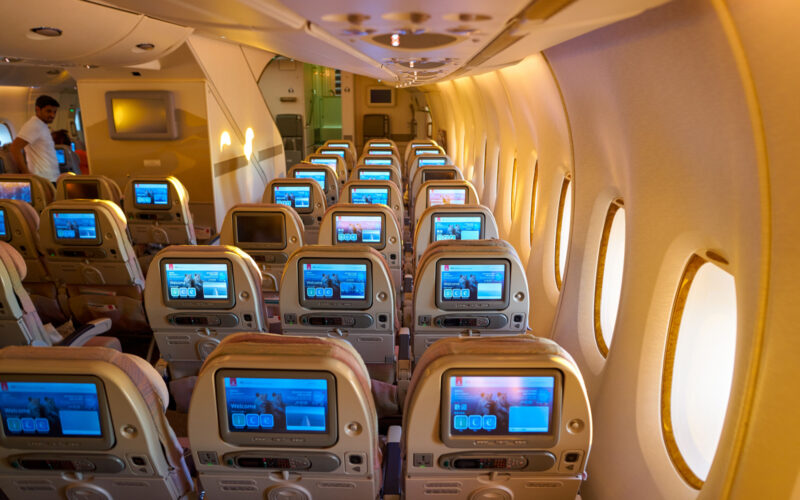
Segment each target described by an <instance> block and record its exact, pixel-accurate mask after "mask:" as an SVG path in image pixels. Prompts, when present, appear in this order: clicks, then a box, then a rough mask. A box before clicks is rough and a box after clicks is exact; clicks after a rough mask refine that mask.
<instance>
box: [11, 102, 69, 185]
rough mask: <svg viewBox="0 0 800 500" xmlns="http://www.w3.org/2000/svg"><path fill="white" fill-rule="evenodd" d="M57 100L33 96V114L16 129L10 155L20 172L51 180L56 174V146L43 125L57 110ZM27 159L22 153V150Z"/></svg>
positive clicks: (52, 118) (51, 118)
mask: <svg viewBox="0 0 800 500" xmlns="http://www.w3.org/2000/svg"><path fill="white" fill-rule="evenodd" d="M58 106H59V104H58V101H56V100H55V99H53V98H52V97H50V96H49V95H40V96H39V97H38V98H36V114H35V115H34V116H32V117H31V119H30V120H28V121H27V122H25V125H23V126H22V128H21V129H19V133H18V134H17V137H16V139H14V142H12V143H11V147H10V148H9V149H10V150H11V156H12V157H13V158H14V162H15V163H16V164H17V166H18V167H19V170H20V172H22V173H24V174H36V175H38V176H41V177H44V178H45V179H48V180H50V181H51V182H53V183H55V182H56V180H57V179H58V175H59V174H60V170H59V168H58V160H57V159H56V148H55V144H54V143H53V137H52V136H51V135H50V129H49V128H47V125H48V124H50V123H53V120H55V119H56V112H57V111H58ZM23 149H25V155H26V156H27V158H28V161H27V163H26V162H25V156H22V150H23Z"/></svg>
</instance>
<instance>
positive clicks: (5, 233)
mask: <svg viewBox="0 0 800 500" xmlns="http://www.w3.org/2000/svg"><path fill="white" fill-rule="evenodd" d="M10 239H11V232H10V231H9V229H8V220H6V209H5V208H0V240H3V241H8V240H10Z"/></svg>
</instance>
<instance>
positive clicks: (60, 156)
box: [56, 148, 67, 165]
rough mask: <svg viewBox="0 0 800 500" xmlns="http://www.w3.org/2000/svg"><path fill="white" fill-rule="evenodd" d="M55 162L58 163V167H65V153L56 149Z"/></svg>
mask: <svg viewBox="0 0 800 500" xmlns="http://www.w3.org/2000/svg"><path fill="white" fill-rule="evenodd" d="M56 160H57V161H58V164H59V165H66V164H67V152H66V151H64V150H63V149H60V148H59V149H56Z"/></svg>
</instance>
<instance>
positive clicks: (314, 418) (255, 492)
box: [189, 333, 382, 500]
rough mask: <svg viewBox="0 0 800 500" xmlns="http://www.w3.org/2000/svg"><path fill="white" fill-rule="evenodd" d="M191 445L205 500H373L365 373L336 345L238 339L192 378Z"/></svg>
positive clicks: (377, 458)
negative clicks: (205, 496) (223, 499)
mask: <svg viewBox="0 0 800 500" xmlns="http://www.w3.org/2000/svg"><path fill="white" fill-rule="evenodd" d="M189 440H190V441H191V443H192V454H193V457H194V462H195V464H196V467H197V471H198V476H199V480H200V484H201V486H202V489H203V490H205V493H206V495H207V496H208V498H212V499H217V498H221V499H222V498H242V499H253V500H255V499H258V500H260V499H264V498H268V499H284V498H285V499H298V500H300V499H303V500H311V499H312V498H313V499H314V500H340V499H342V498H350V499H370V500H372V499H375V498H378V496H379V493H380V485H381V476H382V474H381V467H380V462H381V453H380V450H379V448H378V419H377V410H376V408H375V403H374V401H373V398H372V394H371V382H370V377H369V373H368V372H367V369H366V367H365V366H364V363H363V361H362V360H361V358H360V357H359V355H358V353H357V352H356V351H355V350H354V349H353V347H352V346H351V345H349V344H348V343H347V342H344V341H341V340H338V339H329V338H316V337H297V336H290V335H272V334H266V335H263V334H251V333H239V334H236V335H232V336H230V337H228V338H226V339H225V340H223V341H222V343H221V344H220V346H219V347H218V348H217V349H216V350H215V351H214V352H213V353H212V354H211V356H209V358H208V359H207V360H206V362H205V364H204V365H203V368H202V369H201V371H200V374H199V376H198V379H197V385H196V386H195V389H194V394H193V396H192V401H191V407H190V408H189Z"/></svg>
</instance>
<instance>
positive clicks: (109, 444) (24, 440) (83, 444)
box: [0, 373, 116, 451]
mask: <svg viewBox="0 0 800 500" xmlns="http://www.w3.org/2000/svg"><path fill="white" fill-rule="evenodd" d="M0 382H40V383H41V382H44V383H53V382H65V383H77V384H85V383H89V384H94V386H95V387H96V389H97V409H98V413H99V416H100V437H49V436H40V437H37V436H12V435H8V434H6V430H5V422H3V420H2V419H0V443H1V444H2V445H3V447H4V448H16V449H30V450H40V451H43V450H70V451H74V450H110V449H111V448H113V447H114V444H115V443H116V437H115V435H114V425H113V422H112V419H111V411H110V409H109V405H108V398H107V396H106V390H105V384H103V381H102V380H101V379H100V378H99V377H96V376H94V375H59V376H54V375H39V374H11V373H3V374H0Z"/></svg>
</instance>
